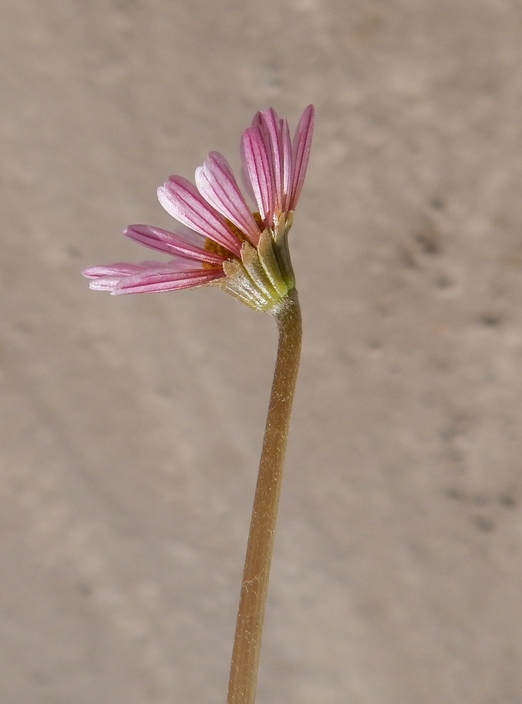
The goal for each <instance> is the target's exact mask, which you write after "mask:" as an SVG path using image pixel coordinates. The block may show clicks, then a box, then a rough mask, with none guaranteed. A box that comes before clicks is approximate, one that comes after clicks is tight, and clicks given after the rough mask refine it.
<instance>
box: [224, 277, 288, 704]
mask: <svg viewBox="0 0 522 704" xmlns="http://www.w3.org/2000/svg"><path fill="white" fill-rule="evenodd" d="M275 317H276V320H277V327H278V329H279V345H278V348H277V361H276V367H275V372H274V381H273V383H272V392H271V395H270V403H269V407H268V416H267V419H266V426H265V436H264V440H263V449H262V452H261V461H260V465H259V475H258V480H257V487H256V493H255V497H254V507H253V509H252V520H251V523H250V533H249V536H248V545H247V551H246V558H245V568H244V573H243V582H242V585H241V598H240V602H239V611H238V615H237V625H236V633H235V637H234V648H233V652H232V664H231V667H230V680H229V686H228V697H227V704H254V703H255V699H256V686H257V673H258V669H259V656H260V653H261V636H262V631H263V621H264V616H265V606H266V597H267V592H268V581H269V578H270V566H271V563H272V553H273V548H274V536H275V529H276V521H277V509H278V505H279V496H280V493H281V480H282V476H283V466H284V460H285V453H286V444H287V438H288V428H289V425H290V416H291V413H292V402H293V399H294V391H295V383H296V379H297V371H298V368H299V358H300V352H301V337H302V326H301V310H300V307H299V301H298V298H297V291H295V290H294V291H292V292H291V293H290V294H289V295H288V296H287V297H285V298H284V299H283V301H282V302H281V304H280V307H279V308H278V310H277V312H276V313H275Z"/></svg>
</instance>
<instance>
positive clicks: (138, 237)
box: [124, 225, 224, 264]
mask: <svg viewBox="0 0 522 704" xmlns="http://www.w3.org/2000/svg"><path fill="white" fill-rule="evenodd" d="M124 234H125V235H127V237H130V238H131V239H132V240H135V241H136V242H139V243H140V244H143V245H145V247H150V248H151V249H155V250H157V251H158V252H165V253H166V254H173V255H176V256H181V257H186V258H187V259H191V260H194V261H199V262H208V263H209V264H221V262H222V261H223V260H224V257H223V256H222V255H220V254H216V253H215V252H209V251H207V250H206V249H203V248H202V247H197V246H195V245H193V244H190V243H188V242H187V241H186V240H185V239H183V238H182V237H181V236H180V235H177V234H176V233H175V232H169V231H168V230H162V229H161V228H159V227H151V226H150V225H129V226H128V227H127V229H126V230H125V231H124Z"/></svg>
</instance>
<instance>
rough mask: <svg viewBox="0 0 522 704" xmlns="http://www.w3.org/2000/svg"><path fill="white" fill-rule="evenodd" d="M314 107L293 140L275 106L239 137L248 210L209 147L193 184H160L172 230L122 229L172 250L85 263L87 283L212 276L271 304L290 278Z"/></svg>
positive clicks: (174, 285) (117, 287)
mask: <svg viewBox="0 0 522 704" xmlns="http://www.w3.org/2000/svg"><path fill="white" fill-rule="evenodd" d="M313 122H314V108H313V106H312V105H309V106H308V107H307V108H306V109H305V111H304V112H303V114H302V116H301V119H300V121H299V124H298V126H297V129H296V132H295V135H294V138H293V140H291V138H290V131H289V127H288V122H287V120H286V119H285V118H279V117H278V115H277V113H276V111H275V110H274V109H273V108H270V109H268V110H265V111H263V112H258V113H257V114H256V115H255V116H254V119H253V120H252V125H251V126H250V127H248V128H247V129H246V130H245V131H244V133H243V136H242V139H241V159H242V164H243V180H244V183H245V186H246V190H247V191H248V193H249V195H250V196H251V197H252V198H253V200H254V201H255V203H256V205H257V209H256V210H254V211H252V209H251V208H250V206H249V205H248V203H247V200H246V198H245V196H244V195H243V193H242V191H241V189H240V187H239V185H238V183H237V181H236V179H235V177H234V174H233V173H232V169H231V168H230V165H229V163H228V161H227V160H226V159H225V157H224V156H223V155H222V154H220V153H218V152H210V154H209V155H208V157H207V160H206V161H205V163H204V164H203V166H200V167H199V168H198V169H197V170H196V178H195V181H196V185H195V186H194V185H193V184H192V183H191V182H190V181H188V180H187V179H185V178H183V177H181V176H170V177H169V179H168V181H167V182H166V183H165V184H164V185H163V186H161V187H160V188H159V189H158V199H159V201H160V203H161V205H162V206H163V207H164V208H165V210H166V211H167V212H168V213H169V214H170V215H172V217H174V218H175V219H176V220H177V221H178V222H179V223H181V225H179V226H178V227H177V228H176V231H175V232H169V231H167V230H163V229H161V228H158V227H152V226H150V225H130V226H129V227H127V229H126V230H125V231H124V234H125V235H127V237H130V238H131V239H133V240H136V241H137V242H139V243H140V244H142V245H144V246H146V247H149V248H151V249H155V250H157V251H159V252H162V253H164V254H168V255H170V256H171V257H172V258H171V259H170V260H169V261H166V262H156V261H153V262H150V261H145V262H141V263H140V264H127V263H125V264H123V263H117V264H109V265H103V266H94V267H91V268H89V269H86V270H85V271H84V272H83V275H84V276H86V277H87V278H88V279H91V282H90V288H91V289H94V290H97V291H110V292H111V293H112V294H114V295H119V294H125V293H153V292H159V291H173V290H176V289H182V288H191V287H195V286H202V285H205V284H215V285H218V286H220V287H221V288H223V289H225V290H226V291H227V292H229V293H231V294H232V295H234V296H235V297H236V298H238V299H239V300H241V301H243V302H244V303H246V304H247V305H249V306H250V307H252V308H255V309H256V310H266V311H269V312H273V310H274V309H275V308H276V307H277V305H278V303H279V302H280V301H281V300H282V299H283V298H284V297H285V296H286V295H287V294H288V292H289V291H291V290H292V289H293V288H294V286H295V281H294V275H293V271H292V265H291V262H290V256H289V252H288V245H287V236H288V231H289V230H290V227H291V225H292V220H293V212H294V210H295V208H296V205H297V202H298V200H299V196H300V194H301V190H302V187H303V182H304V179H305V174H306V168H307V165H308V159H309V155H310V147H311V141H312V132H313Z"/></svg>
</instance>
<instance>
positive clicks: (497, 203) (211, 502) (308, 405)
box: [0, 0, 522, 704]
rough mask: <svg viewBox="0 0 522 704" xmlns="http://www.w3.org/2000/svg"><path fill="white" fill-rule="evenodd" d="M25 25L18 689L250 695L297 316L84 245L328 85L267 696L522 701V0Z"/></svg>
mask: <svg viewBox="0 0 522 704" xmlns="http://www.w3.org/2000/svg"><path fill="white" fill-rule="evenodd" d="M0 39H1V40H0V56H1V61H0V80H1V93H2V107H1V108H0V149H1V171H0V181H1V189H0V199H1V213H2V215H1V220H2V255H1V259H0V287H1V296H0V309H1V327H0V384H1V394H0V414H1V423H0V463H1V464H0V469H1V471H0V531H1V532H0V584H1V586H0V700H1V702H2V704H70V703H71V702H74V704H99V703H100V702H103V703H107V704H109V703H110V704H172V703H179V704H181V703H183V704H203V703H204V704H218V703H220V702H224V701H225V691H226V685H227V680H228V667H229V657H230V652H231V645H232V636H233V631H234V625H235V614H236V608H237V601H238V594H239V583H240V577H241V572H242V563H243V557H244V549H245V544H246V535H247V529H248V523H249V518H250V509H251V502H252V497H253V492H254V485H255V477H256V472H257V462H258V456H259V451H260V446H261V438H262V430H263V423H264V417H265V412H266V407H267V402H268V392H269V385H270V382H271V376H272V370H273V364H274V357H275V345H276V330H275V326H274V323H273V320H272V319H271V318H270V317H269V316H262V315H260V314H257V313H254V312H253V311H250V310H248V309H247V308H245V307H243V306H241V305H239V304H238V303H237V302H236V301H235V300H233V299H232V298H231V297H228V296H226V295H224V294H223V293H221V292H220V291H218V290H216V289H212V288H210V289H200V290H195V291H194V290H193V291H183V292H178V293H171V294H157V295H152V296H129V297H119V298H111V297H109V296H107V295H104V294H101V293H94V292H90V291H89V290H88V286H87V282H86V281H85V280H84V279H83V278H82V277H81V275H80V272H81V270H82V269H83V268H85V267H87V266H92V265H94V264H101V263H108V262H113V261H140V260H141V259H142V258H143V257H144V256H145V257H146V256H148V255H146V253H145V250H143V249H141V248H140V247H139V246H137V245H136V244H134V243H132V242H130V241H128V240H126V239H125V238H124V237H123V236H121V234H120V233H121V231H122V229H123V228H124V227H125V226H126V225H127V224H129V223H134V222H143V223H148V224H155V225H158V226H163V227H166V228H169V227H170V226H171V225H172V224H173V223H172V221H170V220H169V217H168V216H167V215H166V213H164V211H163V210H162V208H161V207H160V206H159V204H158V203H157V201H156V187H157V186H158V185H160V184H161V183H162V182H163V180H164V179H165V178H166V177H167V176H168V175H169V174H170V173H176V174H182V175H184V176H187V177H189V178H192V177H193V174H194V170H195V168H196V167H197V166H198V165H200V164H201V163H202V162H203V160H204V158H205V156H206V154H207V152H208V151H210V150H219V151H221V152H223V153H224V154H226V155H227V157H228V158H229V160H230V161H231V162H232V164H233V165H234V166H235V167H238V165H239V153H238V146H239V139H240V135H241V131H242V130H243V129H244V128H245V127H246V126H247V125H248V124H249V123H250V120H251V118H252V116H253V114H254V113H255V112H256V111H257V110H259V109H264V108H266V107H268V106H273V107H275V108H276V109H277V110H278V112H279V113H280V114H282V115H286V116H287V117H288V118H289V120H290V122H291V125H292V127H294V126H295V124H296V122H297V120H298V118H299V115H300V113H301V111H302V109H303V108H304V107H305V106H306V105H307V104H309V103H311V102H313V103H314V104H315V105H316V109H317V123H316V133H315V142H314V147H313V153H312V159H311V162H310V167H309V175H308V178H307V182H306V184H305V188H304V191H303V195H302V198H301V201H300V204H299V208H298V211H297V213H296V219H295V224H294V228H293V230H292V233H291V240H292V254H293V260H294V265H295V269H296V273H297V276H298V287H299V291H300V296H301V301H302V305H303V312H304V321H305V340H304V350H303V360H302V371H301V376H300V380H299V389H298V394H297V400H296V408H295V413H294V419H293V426H292V433H291V442H290V448H289V455H288V461H287V473H286V477H285V485H284V492H283V498H282V505H281V516H280V524H279V533H278V537H277V541H276V557H275V564H274V568H273V574H272V583H271V593H270V599H269V609H268V618H267V623H266V629H265V638H264V650H263V655H262V663H261V675H260V682H259V698H258V699H259V704H278V703H281V704H327V703H328V704H346V703H350V704H352V703H353V704H384V703H386V704H439V703H441V704H442V703H444V704H516V703H519V702H521V701H522V668H521V666H520V664H521V662H522V504H521V502H522V461H521V456H522V438H521V427H522V307H521V300H522V198H521V191H522V81H521V71H522V7H521V5H520V3H519V2H517V0H459V2H454V0H439V1H438V2H435V3H434V2H432V1H431V0H388V1H387V2H382V0H348V1H345V0H281V1H279V2H278V1H277V0H265V2H263V3H261V2H254V1H253V0H247V1H246V2H234V1H233V0H215V1H214V2H212V3H211V2H208V1H203V0H191V1H190V2H189V1H185V2H182V1H181V0H147V1H146V2H145V1H142V2H139V1H138V0H92V1H91V2H83V1H82V0H47V1H46V2H45V3H42V2H38V0H3V2H2V23H1V25H0ZM160 258H161V257H160Z"/></svg>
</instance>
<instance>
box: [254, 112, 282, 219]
mask: <svg viewBox="0 0 522 704" xmlns="http://www.w3.org/2000/svg"><path fill="white" fill-rule="evenodd" d="M253 124H254V126H255V127H256V128H257V129H258V130H259V134H260V135H261V138H262V139H263V142H264V144H265V148H266V151H267V154H268V157H269V159H270V166H271V172H272V183H273V208H274V210H275V211H276V212H281V210H282V208H283V201H284V193H283V179H282V175H283V174H282V143H281V134H280V131H281V130H280V120H279V118H278V116H277V113H276V111H275V110H274V108H269V109H268V110H264V111H263V112H258V113H257V115H256V116H255V117H254V120H253Z"/></svg>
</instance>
